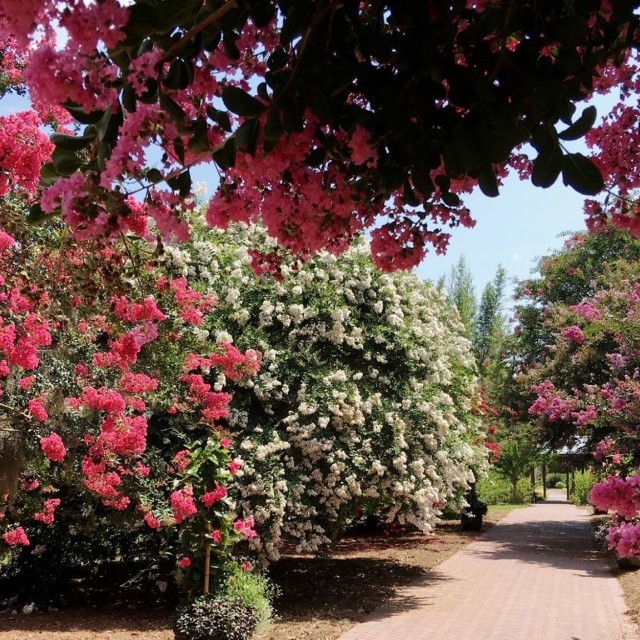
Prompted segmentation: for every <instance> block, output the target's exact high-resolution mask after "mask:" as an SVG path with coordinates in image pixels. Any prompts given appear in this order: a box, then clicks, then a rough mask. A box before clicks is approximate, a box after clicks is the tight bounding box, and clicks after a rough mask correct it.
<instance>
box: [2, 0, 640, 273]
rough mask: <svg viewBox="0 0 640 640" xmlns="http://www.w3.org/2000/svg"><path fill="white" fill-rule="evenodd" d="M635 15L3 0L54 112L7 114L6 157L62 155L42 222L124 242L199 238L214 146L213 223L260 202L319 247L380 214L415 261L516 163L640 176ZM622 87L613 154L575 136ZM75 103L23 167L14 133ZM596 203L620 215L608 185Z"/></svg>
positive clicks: (408, 6) (540, 175)
mask: <svg viewBox="0 0 640 640" xmlns="http://www.w3.org/2000/svg"><path fill="white" fill-rule="evenodd" d="M636 9H637V4H636V3H635V2H632V1H630V0H618V1H617V2H615V3H612V2H610V1H609V0H601V1H597V2H589V3H578V4H576V3H569V4H563V3H557V2H544V3H542V4H541V3H540V2H539V1H536V2H533V1H530V0H528V1H523V2H518V3H502V2H494V1H489V0H487V1H482V2H471V1H469V2H457V3H449V4H447V3H443V2H439V1H437V0H434V1H430V2H427V3H400V4H398V3H394V2H381V3H377V4H375V5H374V4H371V3H364V4H363V3H357V2H350V3H347V4H344V3H342V4H341V3H337V2H331V1H326V2H324V1H323V2H311V1H310V0H298V1H296V2H292V1H291V0H214V1H212V2H207V3H205V4H204V5H203V3H202V2H201V1H200V0H184V1H183V2H180V3H179V4H176V3H175V2H173V1H172V0H154V1H153V2H148V1H146V0H145V1H144V2H143V1H133V2H130V3H127V4H126V6H125V5H124V3H121V2H118V0H100V1H98V2H92V3H86V2H82V1H80V0H65V1H63V2H58V1H55V2H54V0H38V1H36V0H28V1H27V2H23V1H20V2H18V1H16V0H2V1H1V2H0V38H2V39H3V42H4V43H5V45H6V46H5V48H4V49H3V54H2V60H1V62H2V65H3V68H4V73H3V76H4V80H3V83H4V86H5V88H12V87H14V86H15V85H16V83H19V82H21V81H22V80H24V82H25V83H26V86H27V88H28V91H29V94H30V96H31V98H32V100H33V101H34V108H35V109H36V111H37V113H38V115H37V117H36V116H34V115H33V114H30V115H27V114H22V115H21V116H20V117H19V118H16V117H15V116H8V117H3V120H2V122H3V127H2V134H0V136H1V138H2V139H1V140H0V149H3V152H2V154H1V155H0V168H2V170H3V173H4V174H5V182H7V181H8V180H9V178H8V174H9V173H12V175H14V176H17V175H20V177H21V180H22V181H24V182H25V183H26V182H27V181H29V180H30V181H31V184H33V185H36V184H37V183H38V173H39V171H38V170H37V169H36V165H37V164H38V162H41V163H42V162H44V165H43V167H42V171H41V175H40V177H41V182H40V184H39V190H40V193H41V198H39V199H38V200H37V201H36V202H34V203H33V206H32V210H31V215H32V217H33V218H35V219H37V218H40V217H42V215H43V214H45V215H60V216H62V218H63V219H64V220H65V221H66V222H67V223H68V224H69V225H70V226H71V228H72V229H73V231H74V233H76V234H77V235H80V236H82V235H86V234H92V235H103V236H113V235H114V234H117V233H119V232H121V231H126V232H129V231H133V232H134V233H143V232H144V221H146V220H147V218H148V219H150V220H153V221H154V224H155V228H156V230H157V232H159V233H160V234H161V235H163V236H166V237H174V238H176V239H178V240H184V239H185V238H186V237H187V235H188V232H189V230H188V224H187V222H186V220H185V219H184V217H183V215H182V213H180V212H179V210H178V209H177V208H176V207H177V205H178V204H180V205H181V207H182V211H187V210H189V209H190V208H191V207H193V198H192V189H191V175H190V170H191V168H192V167H194V166H196V165H198V164H202V163H210V162H212V161H213V162H214V163H215V164H216V169H217V171H218V172H219V174H220V182H219V185H218V187H217V190H216V192H215V194H214V196H213V198H212V200H211V202H210V205H209V209H208V214H207V217H208V220H209V222H210V223H211V224H213V225H217V226H226V225H227V224H228V223H229V222H230V221H249V220H254V219H256V218H258V217H259V218H261V219H262V221H263V222H264V224H265V225H266V227H267V229H268V231H269V233H270V234H271V235H272V236H274V237H276V238H277V239H278V241H279V242H280V243H281V244H282V245H283V246H285V247H286V248H288V249H289V250H291V251H293V252H295V253H297V254H299V255H301V256H307V255H309V254H311V253H314V252H316V251H318V250H319V249H322V248H326V249H328V250H329V251H331V252H333V253H336V254H337V253H340V252H342V251H344V250H345V249H346V248H347V246H348V245H349V243H350V241H351V239H352V238H353V237H354V236H355V235H357V234H359V233H360V232H362V231H363V230H364V229H369V230H370V233H371V238H372V242H371V250H372V254H373V257H374V260H375V261H376V263H377V265H378V266H379V267H381V268H383V269H386V270H393V269H397V268H406V267H410V266H413V265H415V264H417V263H418V262H419V261H420V260H421V259H422V258H423V257H424V255H425V253H426V251H427V249H428V247H429V246H430V245H431V246H433V247H434V248H435V250H436V251H437V252H442V251H444V250H445V249H446V246H447V243H448V241H449V236H450V229H451V228H455V227H457V226H459V225H464V226H473V224H474V220H473V218H472V217H471V214H470V212H469V210H468V209H467V208H466V207H465V205H464V203H463V202H462V199H461V197H464V195H465V194H467V193H469V192H470V191H473V190H476V189H480V190H482V191H483V192H484V193H485V194H486V195H488V196H496V195H498V192H499V186H500V183H501V181H502V179H503V178H504V176H505V175H506V173H507V172H508V171H509V170H514V171H516V172H517V173H518V174H519V175H520V176H521V177H522V178H525V179H529V178H530V179H531V180H532V182H533V183H534V184H535V185H538V186H541V187H548V186H550V185H551V184H553V183H554V182H555V181H556V180H557V179H558V178H559V176H560V175H562V180H563V182H564V183H565V184H566V185H569V186H571V187H573V188H575V189H577V190H578V191H579V192H581V193H584V194H586V195H595V194H597V193H599V192H600V191H601V190H602V189H603V187H604V186H605V183H606V187H607V188H618V189H619V190H620V191H621V194H622V196H626V195H627V194H628V193H629V190H631V189H633V188H635V187H636V186H637V184H636V182H635V181H634V179H633V178H630V176H634V175H638V173H639V172H638V171H635V167H636V163H637V153H635V151H634V149H635V146H637V145H630V144H628V139H629V138H628V135H627V131H628V129H629V123H632V122H635V119H637V112H638V105H637V103H636V102H635V96H636V95H637V93H638V91H637V64H636V59H635V55H634V52H635V50H636V49H637V45H638V41H639V36H638V16H637V11H636ZM54 25H56V26H57V29H56V28H54ZM539 25H544V28H540V26H539ZM61 34H64V36H65V37H64V39H63V38H61V37H60V36H61ZM612 90H620V91H621V92H622V94H623V96H625V97H627V98H629V97H631V99H627V100H626V101H625V102H621V103H620V104H619V105H618V106H617V107H616V109H615V110H614V112H613V113H612V114H611V115H610V116H609V117H608V119H607V120H606V121H605V122H604V123H602V124H601V125H600V126H599V127H597V128H596V129H594V130H593V131H591V133H590V134H589V135H590V137H589V138H588V140H589V142H590V143H591V144H592V145H593V146H594V157H595V160H594V161H592V160H589V159H588V158H586V157H585V156H584V155H582V154H580V153H576V152H571V150H570V149H569V145H570V144H571V141H572V140H576V139H579V138H581V137H583V136H584V135H585V134H586V133H587V132H589V130H590V129H591V128H592V125H593V124H594V123H595V120H596V113H595V109H594V108H593V107H588V108H586V109H584V110H582V111H581V112H580V113H578V112H577V110H576V105H577V104H579V103H582V102H584V101H586V100H588V99H589V98H590V97H591V96H592V95H593V94H594V93H595V92H601V93H606V92H609V91H612ZM63 111H64V112H66V115H67V119H68V120H71V119H73V122H74V124H75V125H77V129H74V130H73V131H68V132H59V133H57V134H56V135H54V136H53V137H52V143H53V145H55V150H54V151H53V155H52V157H51V159H50V160H49V159H45V158H44V156H45V155H46V154H47V152H48V150H47V148H46V146H45V145H31V146H32V148H33V151H34V152H35V153H34V154H32V155H34V158H33V160H28V161H25V158H23V156H24V153H23V152H22V151H21V149H20V147H21V143H19V142H18V141H21V140H29V139H32V140H33V139H34V138H35V137H37V135H38V133H37V125H38V123H39V122H43V121H47V118H49V117H54V118H55V119H56V120H58V121H59V122H62V121H63V116H62V112H63ZM29 128H30V131H28V129H29ZM527 142H529V143H531V144H532V146H533V148H534V150H535V157H533V158H529V157H528V155H527V154H524V153H522V145H523V144H524V143H527ZM154 150H155V152H154ZM532 155H533V154H532ZM16 161H17V162H18V164H19V167H20V171H19V172H16V167H15V166H14V164H15V163H16ZM594 162H595V164H594ZM596 165H597V166H596ZM1 184H2V182H1V181H0V185H1ZM5 187H6V185H5ZM131 196H135V197H134V198H132V197H131ZM616 202H619V203H620V204H619V205H616V206H617V208H616V210H615V211H614V213H613V217H614V221H615V223H616V224H618V225H619V226H622V227H625V228H630V229H632V230H634V231H635V230H636V228H637V220H638V216H637V214H636V213H637V212H636V210H635V208H634V206H632V205H631V204H630V203H629V202H628V200H627V199H625V198H623V199H622V200H619V201H616ZM587 213H588V215H589V217H590V220H591V222H592V223H593V225H595V226H597V225H598V224H600V223H601V222H602V219H603V217H605V214H604V212H603V210H602V207H601V206H600V205H599V204H598V203H597V202H595V201H592V202H590V203H589V205H588V211H587ZM271 259H273V256H272V257H271Z"/></svg>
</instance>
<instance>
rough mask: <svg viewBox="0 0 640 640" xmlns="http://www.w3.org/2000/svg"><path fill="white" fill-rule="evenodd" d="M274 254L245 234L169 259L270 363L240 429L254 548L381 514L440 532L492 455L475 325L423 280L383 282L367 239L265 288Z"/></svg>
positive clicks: (234, 414) (203, 239) (235, 415)
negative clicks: (256, 270)
mask: <svg viewBox="0 0 640 640" xmlns="http://www.w3.org/2000/svg"><path fill="white" fill-rule="evenodd" d="M194 228H195V229H197V225H196V226H195V227H194ZM274 249H275V244H274V243H273V242H272V241H270V240H268V238H267V237H266V235H265V233H264V231H262V230H260V229H258V228H247V227H244V226H240V227H233V228H230V229H229V230H227V232H226V233H219V234H212V233H211V232H210V231H209V232H207V234H206V236H205V235H204V234H202V235H201V236H198V235H196V237H195V238H194V240H193V241H192V242H190V243H189V244H187V245H184V246H182V247H180V248H175V247H170V248H167V249H166V250H165V255H164V262H165V265H166V268H167V269H168V270H169V271H170V272H171V273H172V275H173V276H174V277H180V276H182V277H189V278H190V281H191V282H192V283H194V284H193V286H195V287H198V286H201V287H203V290H204V288H207V289H208V288H211V289H213V290H215V291H216V292H217V293H218V296H219V302H218V306H217V313H216V314H213V315H210V316H208V317H207V319H206V321H205V323H204V324H203V325H202V327H200V328H199V329H198V330H197V331H198V332H201V335H202V338H203V339H204V340H210V339H212V340H214V342H218V341H230V340H231V337H232V336H233V340H234V344H237V345H238V346H239V347H240V348H241V349H244V348H245V346H246V345H249V344H250V345H254V346H255V347H256V348H259V349H260V351H261V352H262V354H263V362H262V367H261V369H260V371H259V372H258V373H257V374H256V376H254V377H253V378H250V379H247V380H246V381H245V382H239V383H235V384H234V385H233V389H234V403H233V407H232V409H231V410H230V412H229V416H228V418H227V424H228V429H229V432H230V435H231V436H232V437H233V441H234V448H235V450H236V451H237V458H238V460H240V461H241V462H242V463H243V464H242V467H241V468H240V470H239V471H238V474H237V477H238V481H237V483H235V484H234V493H235V495H236V496H237V498H238V503H239V505H240V506H241V507H242V508H244V509H246V510H247V511H248V512H249V513H251V514H253V516H254V518H255V522H256V527H257V530H258V532H259V534H260V535H259V537H256V538H255V539H250V541H249V545H250V547H251V548H252V549H255V550H259V551H261V552H264V553H266V555H267V556H269V557H277V555H278V547H279V545H280V544H281V541H282V540H283V538H292V539H293V540H294V541H295V542H296V543H297V545H298V548H301V549H306V550H317V549H318V548H319V547H321V546H322V545H326V544H329V543H331V542H332V541H333V540H334V539H335V537H336V536H337V535H338V534H339V533H340V531H342V530H343V529H344V527H345V526H346V525H348V524H349V523H350V522H351V521H352V520H353V519H354V518H356V517H358V516H360V515H363V514H364V515H366V514H373V513H376V514H381V515H384V516H385V517H386V518H388V519H389V520H393V519H394V518H398V519H399V520H400V521H401V522H404V521H407V522H410V523H411V524H413V525H415V526H417V527H419V528H421V529H423V530H427V531H428V530H429V529H430V528H431V527H432V526H433V524H434V522H435V521H436V519H437V516H438V514H439V513H440V512H441V509H442V508H443V506H444V505H445V504H446V503H447V502H448V501H456V500H457V501H459V503H460V504H462V500H463V495H464V493H465V490H466V488H467V486H468V483H469V482H472V481H473V480H474V477H475V474H476V473H480V474H482V473H483V470H484V468H485V466H486V458H487V457H488V449H486V448H485V447H484V446H483V445H482V441H483V437H482V426H481V423H480V421H479V419H478V418H477V417H476V416H475V415H474V414H473V412H472V407H473V405H474V404H476V403H477V401H478V398H477V391H476V387H475V377H474V374H473V369H474V365H473V358H472V356H471V353H470V345H469V342H468V341H467V340H466V339H464V338H463V337H462V331H463V328H462V326H461V325H460V323H459V321H458V320H457V319H456V318H455V314H452V312H451V309H450V307H449V306H448V305H447V304H446V302H445V300H444V298H443V296H442V295H441V294H440V293H439V292H438V291H437V290H436V289H434V288H433V287H431V286H430V285H428V284H425V283H423V282H421V281H420V280H419V279H418V278H417V277H416V276H415V275H413V274H411V273H402V274H400V273H399V274H393V275H389V274H382V273H380V272H378V271H376V269H375V268H374V265H373V263H372V261H371V259H370V258H369V257H368V255H367V254H368V247H367V246H366V244H365V243H364V242H362V243H360V244H359V245H358V246H356V247H354V248H352V249H351V250H350V251H348V252H347V253H345V254H344V255H343V256H341V257H339V258H336V257H334V256H332V255H330V254H321V255H320V256H318V257H317V258H315V259H313V260H310V261H308V262H305V263H302V262H288V263H285V264H283V265H282V266H281V267H280V268H279V269H278V270H277V272H276V273H275V276H276V277H274V274H269V275H265V276H262V277H260V278H259V279H257V280H256V279H255V276H254V275H253V273H252V271H251V261H252V255H254V253H255V252H256V251H257V252H259V253H260V254H268V253H270V252H271V251H273V250H274ZM195 283H199V285H196V284H195Z"/></svg>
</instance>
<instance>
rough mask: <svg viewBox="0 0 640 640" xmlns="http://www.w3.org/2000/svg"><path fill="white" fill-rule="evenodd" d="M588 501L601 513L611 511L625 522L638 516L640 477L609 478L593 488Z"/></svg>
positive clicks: (639, 512) (639, 507) (639, 511)
mask: <svg viewBox="0 0 640 640" xmlns="http://www.w3.org/2000/svg"><path fill="white" fill-rule="evenodd" d="M589 501H590V502H591V504H593V505H594V506H595V507H596V508H598V509H601V510H603V511H608V510H613V511H615V512H616V513H617V514H618V515H620V516H621V517H623V518H624V519H625V520H633V519H634V518H636V517H637V516H638V515H639V514H640V475H634V476H628V477H626V478H620V477H619V476H610V477H609V478H607V480H606V481H605V482H598V483H597V484H595V485H594V486H593V489H592V490H591V494H590V495H589Z"/></svg>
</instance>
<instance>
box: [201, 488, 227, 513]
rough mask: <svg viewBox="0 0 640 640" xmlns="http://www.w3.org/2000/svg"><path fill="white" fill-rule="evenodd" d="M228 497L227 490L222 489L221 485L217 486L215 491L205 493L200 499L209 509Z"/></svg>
mask: <svg viewBox="0 0 640 640" xmlns="http://www.w3.org/2000/svg"><path fill="white" fill-rule="evenodd" d="M226 495H227V490H226V488H225V487H221V486H220V485H218V484H216V488H215V490H214V491H209V492H207V493H205V494H204V495H203V496H202V497H201V498H200V501H201V502H202V503H203V504H204V506H205V507H207V509H208V508H209V507H210V506H211V505H212V504H213V503H214V502H218V501H220V500H222V499H223V498H225V497H226Z"/></svg>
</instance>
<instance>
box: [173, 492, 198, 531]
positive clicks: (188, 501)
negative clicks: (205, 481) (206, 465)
mask: <svg viewBox="0 0 640 640" xmlns="http://www.w3.org/2000/svg"><path fill="white" fill-rule="evenodd" d="M171 508H172V509H173V513H174V516H175V519H176V522H177V523H178V524H180V523H181V522H182V521H183V520H184V519H185V518H190V517H191V516H193V515H195V514H196V513H197V512H198V507H197V506H196V503H195V500H194V499H193V488H192V487H191V486H190V485H188V486H186V487H185V488H184V489H180V490H179V491H174V492H173V493H172V494H171Z"/></svg>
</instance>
